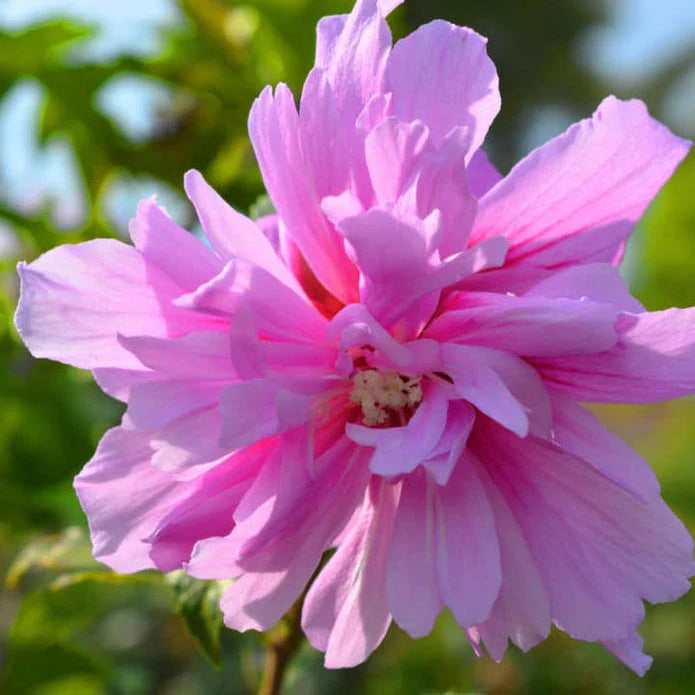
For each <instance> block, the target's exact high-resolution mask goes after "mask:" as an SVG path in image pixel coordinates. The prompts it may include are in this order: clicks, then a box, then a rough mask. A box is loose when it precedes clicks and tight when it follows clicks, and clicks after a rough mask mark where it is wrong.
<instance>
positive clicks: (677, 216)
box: [628, 152, 695, 310]
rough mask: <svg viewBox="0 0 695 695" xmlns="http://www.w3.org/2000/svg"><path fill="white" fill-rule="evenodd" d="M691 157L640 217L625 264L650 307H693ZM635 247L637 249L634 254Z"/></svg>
mask: <svg viewBox="0 0 695 695" xmlns="http://www.w3.org/2000/svg"><path fill="white" fill-rule="evenodd" d="M693 190H695V153H692V152H691V153H690V155H689V156H688V157H687V158H686V160H685V161H684V162H683V164H681V166H680V167H679V168H678V169H677V171H676V173H675V174H674V175H673V177H672V178H671V179H670V180H669V181H668V183H667V184H666V185H665V186H664V188H663V190H662V191H661V193H660V194H659V196H658V197H657V199H656V200H655V201H654V203H653V204H652V206H651V207H650V208H649V210H648V211H647V213H646V214H645V216H644V219H643V221H642V223H641V224H640V226H639V229H638V231H637V233H636V235H635V236H636V238H635V239H634V242H633V243H634V248H630V251H631V252H632V253H631V255H630V256H629V257H628V264H629V266H632V267H631V271H632V273H631V274H633V275H634V280H633V282H632V284H633V286H634V289H635V293H636V295H637V297H638V299H640V300H641V301H642V302H643V303H644V304H645V306H646V307H647V308H648V309H652V310H656V309H664V308H666V307H671V306H677V307H688V306H692V305H693V304H695V283H693V280H692V277H693V270H692V268H693V260H692V254H691V253H688V250H689V249H691V248H692V244H693V230H694V229H695V196H693ZM635 249H636V250H635Z"/></svg>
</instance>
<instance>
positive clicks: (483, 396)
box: [442, 343, 529, 437]
mask: <svg viewBox="0 0 695 695" xmlns="http://www.w3.org/2000/svg"><path fill="white" fill-rule="evenodd" d="M485 357H486V355H485V353H484V352H480V351H479V350H477V349H476V348H474V347H469V346H467V345H454V344H453V343H446V344H444V345H442V370H443V371H444V372H445V373H446V374H447V375H449V376H450V377H451V379H453V382H454V386H455V387H456V391H457V392H458V394H459V395H460V396H461V398H465V399H466V400H467V401H468V402H469V403H472V404H473V405H474V406H475V407H476V408H478V410H480V411H481V412H483V413H485V414H486V415H488V416H489V417H491V418H493V419H495V420H497V421H498V422H499V423H500V424H501V425H503V426H504V427H507V428H508V429H510V430H511V431H512V432H514V433H515V434H517V435H518V436H519V437H525V436H526V435H527V434H528V431H529V420H528V416H527V415H526V413H525V412H524V409H523V408H522V406H521V404H520V403H519V401H518V400H517V399H516V398H514V396H513V395H512V393H511V392H510V391H509V389H508V388H507V386H506V385H505V384H504V382H503V381H502V379H501V378H500V377H499V375H498V374H497V372H496V371H495V370H494V369H492V368H491V367H490V366H488V364H487V363H486V360H485Z"/></svg>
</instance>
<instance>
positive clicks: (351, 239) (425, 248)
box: [339, 208, 439, 327]
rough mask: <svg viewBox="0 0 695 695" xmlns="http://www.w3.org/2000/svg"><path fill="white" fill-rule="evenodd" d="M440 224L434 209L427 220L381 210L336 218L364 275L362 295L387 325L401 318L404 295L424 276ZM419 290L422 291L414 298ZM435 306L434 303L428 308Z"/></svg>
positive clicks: (416, 286)
mask: <svg viewBox="0 0 695 695" xmlns="http://www.w3.org/2000/svg"><path fill="white" fill-rule="evenodd" d="M438 222H439V215H438V213H435V215H434V216H433V217H432V218H431V219H429V220H428V221H423V220H420V219H419V218H416V217H410V218H408V219H399V218H397V217H395V216H394V215H393V214H391V213H390V212H387V211H386V210H382V209H380V208H373V209H372V210H369V211H368V212H366V213H364V214H362V215H358V216H357V217H351V218H346V219H343V220H342V221H341V222H340V224H339V229H340V231H341V232H342V233H343V234H344V235H345V238H346V240H347V243H348V248H349V250H350V253H351V256H352V257H353V258H354V259H355V262H356V263H357V264H358V266H359V268H360V271H361V273H362V282H361V283H360V284H361V287H360V297H361V299H362V301H363V302H364V303H365V304H366V305H367V307H368V308H369V310H370V312H371V313H372V314H373V315H374V317H375V318H376V319H378V320H380V321H381V323H382V324H383V325H385V326H387V327H389V326H390V325H391V324H392V323H393V322H394V321H395V320H396V319H398V318H401V317H402V316H401V315H398V313H397V308H400V307H401V306H402V305H403V304H404V302H403V300H402V298H403V297H408V296H412V295H414V294H415V293H416V292H417V288H418V287H419V286H420V284H422V283H423V281H424V279H425V277H426V276H427V274H428V271H429V259H430V258H431V257H432V255H433V254H434V252H435V249H434V243H435V239H436V235H437V232H438V230H439V224H438ZM414 288H415V289H414ZM423 294H426V292H425V291H423V292H420V293H419V294H418V297H419V296H422V295H423ZM415 303H416V302H415V301H412V302H410V305H411V306H412V305H415ZM394 307H396V309H394ZM434 308H435V306H434V305H432V306H431V308H430V310H431V311H434ZM426 318H429V316H427V317H426Z"/></svg>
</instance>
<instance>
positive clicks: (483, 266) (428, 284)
mask: <svg viewBox="0 0 695 695" xmlns="http://www.w3.org/2000/svg"><path fill="white" fill-rule="evenodd" d="M508 248H509V244H508V242H507V240H506V239H505V238H504V237H501V236H499V237H494V238H492V239H486V240H485V241H482V242H480V243H479V244H476V245H475V246H473V247H472V248H470V249H469V250H467V251H461V252H459V253H455V254H454V255H453V256H449V258H447V259H446V260H445V261H444V262H443V263H442V264H441V265H440V266H439V267H437V268H436V269H435V270H434V272H432V273H430V275H429V276H428V277H427V280H426V281H425V282H423V283H421V286H420V288H419V291H420V292H434V291H436V290H441V289H444V288H449V289H455V288H456V286H457V285H458V284H459V283H461V282H462V281H463V280H466V279H468V278H469V277H470V276H471V275H474V274H475V273H480V272H482V271H483V270H489V269H491V268H499V267H500V266H501V265H502V264H503V263H504V262H505V257H506V255H507V249H508Z"/></svg>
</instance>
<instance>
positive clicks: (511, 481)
mask: <svg viewBox="0 0 695 695" xmlns="http://www.w3.org/2000/svg"><path fill="white" fill-rule="evenodd" d="M472 446H473V449H474V450H475V451H476V454H477V456H478V458H479V459H480V461H482V462H483V463H484V465H485V468H486V470H487V472H488V473H489V474H490V477H491V479H492V481H493V483H494V484H495V485H496V486H497V487H498V489H499V490H500V491H501V493H502V494H503V496H504V498H505V500H506V502H507V504H508V505H509V507H510V509H511V510H512V512H513V514H514V517H515V518H516V521H517V523H518V524H519V527H520V528H521V530H522V532H523V535H524V538H525V540H526V542H527V544H528V546H529V548H530V550H531V554H532V555H533V558H534V560H535V563H536V565H537V567H538V569H539V571H540V574H541V577H542V580H543V584H544V586H545V587H546V589H547V591H548V594H549V596H550V606H551V614H552V618H553V620H554V622H555V623H556V624H557V625H558V627H560V628H561V629H563V630H565V631H566V632H568V633H569V634H570V635H571V636H572V637H575V638H578V639H584V640H587V641H600V642H603V643H612V642H621V641H623V640H625V639H628V638H630V636H631V635H633V633H634V630H635V628H636V627H637V625H638V624H639V623H640V622H641V621H642V619H643V617H644V607H643V604H642V601H643V600H646V601H649V602H650V603H659V602H662V601H673V600H676V599H677V598H679V597H680V596H682V595H683V594H684V593H685V592H686V591H688V589H689V588H690V582H689V581H688V577H689V576H691V575H692V574H693V573H695V562H694V561H693V542H692V539H691V538H690V536H689V534H688V532H687V531H686V529H685V527H684V526H683V524H682V523H681V522H680V521H679V520H678V519H677V518H676V517H675V516H674V515H673V514H672V513H671V511H670V510H669V509H668V507H667V506H666V505H665V504H664V502H663V501H662V500H661V499H658V498H657V499H655V500H652V501H650V502H649V503H644V502H641V501H639V500H638V499H636V498H635V497H634V496H633V495H631V494H630V493H628V492H625V491H624V490H623V489H622V488H621V487H618V486H617V485H615V484H613V483H612V482H610V481H609V480H608V479H607V478H606V477H605V476H603V475H602V474H600V473H599V472H597V471H596V470H594V469H593V468H592V467H591V466H589V465H588V464H586V463H584V462H582V461H581V460H579V459H577V458H574V457H572V456H569V455H567V454H564V453H562V452H561V451H558V450H557V449H554V448H552V447H550V446H547V445H543V444H541V443H540V442H538V440H523V441H522V440H519V439H516V438H514V437H513V436H510V435H508V434H507V433H506V432H504V431H503V430H501V429H500V428H499V427H498V426H495V425H493V424H492V423H489V424H488V426H487V427H485V428H477V429H476V432H475V438H474V440H473V443H472Z"/></svg>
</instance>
